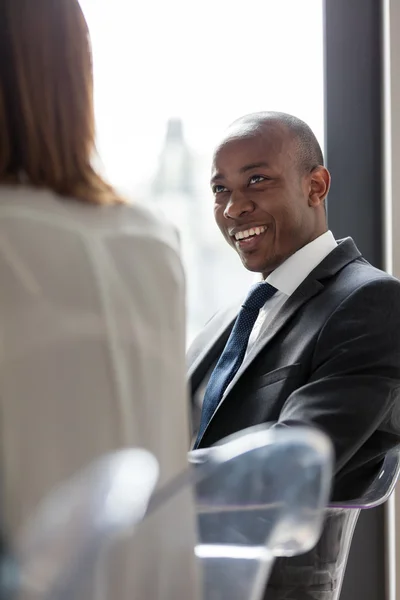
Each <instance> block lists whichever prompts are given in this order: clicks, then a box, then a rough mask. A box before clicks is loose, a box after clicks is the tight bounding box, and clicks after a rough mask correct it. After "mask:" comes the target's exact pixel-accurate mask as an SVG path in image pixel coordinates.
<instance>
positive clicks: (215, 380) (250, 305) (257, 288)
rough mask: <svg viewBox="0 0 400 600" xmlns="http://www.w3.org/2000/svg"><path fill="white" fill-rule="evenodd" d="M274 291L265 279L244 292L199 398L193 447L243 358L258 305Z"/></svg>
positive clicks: (199, 438) (197, 442) (262, 303)
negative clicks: (196, 434)
mask: <svg viewBox="0 0 400 600" xmlns="http://www.w3.org/2000/svg"><path fill="white" fill-rule="evenodd" d="M276 291H277V289H276V288H274V286H272V285H270V284H269V283H266V282H260V283H256V285H254V286H253V287H252V288H251V290H250V292H249V293H248V295H247V298H246V300H245V301H244V303H243V305H242V308H241V309H240V311H239V314H238V316H237V318H236V321H235V324H234V326H233V329H232V331H231V334H230V336H229V339H228V341H227V343H226V346H225V348H224V351H223V352H222V354H221V356H220V358H219V361H218V362H217V365H216V367H215V369H214V371H213V372H212V374H211V377H210V380H209V382H208V385H207V389H206V392H205V395H204V400H203V409H202V413H201V422H200V429H199V433H198V436H197V440H196V443H195V445H194V448H197V446H198V445H199V443H200V440H201V438H202V436H203V433H204V430H205V428H206V427H207V425H208V423H209V421H210V419H211V417H212V416H213V414H214V411H215V409H216V408H217V406H218V404H219V403H220V401H221V399H222V396H223V395H224V392H225V390H226V388H227V387H228V385H229V384H230V382H231V381H232V379H233V378H234V376H235V375H236V373H237V371H238V369H239V367H240V365H241V364H242V362H243V359H244V357H245V354H246V348H247V344H248V341H249V337H250V334H251V331H252V329H253V327H254V323H255V322H256V320H257V317H258V314H259V312H260V308H262V307H263V306H264V304H265V303H266V301H267V300H269V298H272V296H273V295H274V294H275V292H276Z"/></svg>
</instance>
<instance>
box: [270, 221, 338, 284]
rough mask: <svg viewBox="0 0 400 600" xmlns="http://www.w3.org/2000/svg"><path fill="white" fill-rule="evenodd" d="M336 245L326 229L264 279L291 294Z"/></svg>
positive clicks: (330, 233)
mask: <svg viewBox="0 0 400 600" xmlns="http://www.w3.org/2000/svg"><path fill="white" fill-rule="evenodd" d="M336 246H337V243H336V240H335V238H334V237H333V235H332V232H331V231H326V232H325V233H323V234H322V235H320V236H319V237H317V238H316V239H315V240H313V241H312V242H310V243H309V244H306V245H305V246H303V248H300V250H297V252H295V253H294V254H292V256H289V258H288V259H286V260H285V262H283V263H282V264H281V265H280V266H279V267H278V268H277V269H275V271H272V273H270V275H268V277H267V279H266V281H267V282H268V283H270V284H271V285H273V286H274V287H276V289H277V290H278V291H280V292H282V293H284V294H286V295H287V296H291V294H293V292H294V291H295V290H296V289H297V288H298V287H299V285H300V284H301V283H303V281H304V280H305V279H306V277H307V276H308V275H309V274H310V273H311V271H312V270H313V269H315V267H316V266H318V265H319V263H320V262H322V261H323V260H324V258H325V257H326V256H328V254H330V253H331V252H332V250H334V249H335V248H336Z"/></svg>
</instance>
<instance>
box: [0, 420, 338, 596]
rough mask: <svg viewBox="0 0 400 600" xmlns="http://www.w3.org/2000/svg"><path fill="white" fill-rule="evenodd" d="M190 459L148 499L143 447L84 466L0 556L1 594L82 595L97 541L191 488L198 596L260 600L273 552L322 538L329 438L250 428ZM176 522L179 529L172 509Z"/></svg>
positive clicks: (153, 475) (148, 464) (149, 478)
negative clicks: (200, 585) (195, 507)
mask: <svg viewBox="0 0 400 600" xmlns="http://www.w3.org/2000/svg"><path fill="white" fill-rule="evenodd" d="M191 462H192V465H191V467H190V468H189V469H188V470H187V471H186V472H184V473H182V474H181V476H179V477H178V478H177V479H175V480H174V481H172V482H170V483H169V484H168V485H166V486H165V487H163V488H161V489H159V490H157V491H156V492H155V493H153V495H152V492H153V490H154V488H155V485H156V481H157V475H158V466H157V462H156V460H155V459H154V457H153V456H152V455H150V454H149V453H147V452H145V451H142V450H135V449H133V450H127V451H123V452H119V453H116V454H114V455H111V456H108V457H105V458H103V459H102V460H100V461H98V462H97V463H95V464H94V465H91V466H89V467H88V469H86V470H85V471H84V472H83V473H82V474H81V475H79V476H78V477H76V478H75V479H74V480H73V481H71V482H69V483H66V484H65V485H63V486H62V488H61V489H59V490H56V491H55V492H54V493H53V494H52V495H51V497H50V498H48V499H46V500H45V501H44V502H43V504H42V506H41V507H40V508H39V510H38V512H37V514H36V515H35V516H34V518H33V519H32V520H31V522H30V523H29V524H28V526H27V527H25V528H24V530H23V532H22V534H21V536H20V538H19V540H18V543H17V544H15V545H13V552H12V554H11V553H10V555H9V558H10V560H8V561H4V562H3V570H2V572H3V576H2V591H3V592H4V591H7V592H9V593H11V592H12V591H13V590H14V591H17V592H18V591H24V594H23V597H24V598H35V600H50V598H51V600H61V599H62V600H81V598H80V597H79V595H78V594H77V590H78V589H81V588H80V586H79V585H78V582H79V580H80V579H81V578H83V577H84V576H87V574H88V572H90V570H91V569H92V568H94V565H95V564H96V561H97V559H98V556H99V552H100V549H104V545H105V542H109V541H113V542H114V543H118V536H119V535H120V534H126V533H127V531H129V533H130V534H132V535H134V529H135V526H136V525H138V524H139V523H140V521H141V520H142V519H146V518H148V517H150V516H151V514H152V513H154V511H157V510H158V509H159V508H161V507H162V506H163V505H165V503H167V502H173V501H174V498H175V497H176V496H177V495H179V493H180V492H181V491H182V490H184V489H187V488H188V486H190V487H191V488H192V489H193V493H194V494H195V495H196V498H197V505H198V517H199V542H198V544H197V545H196V548H195V555H196V557H197V560H198V564H199V568H200V571H201V574H202V578H203V598H204V600H228V599H229V600H245V599H246V600H258V599H259V598H260V595H261V593H262V591H263V589H264V587H265V584H266V581H267V578H268V573H269V571H270V569H271V567H272V564H273V559H274V557H275V556H292V555H294V554H298V553H302V552H306V551H307V550H308V549H309V548H311V547H312V546H313V545H314V544H315V543H316V541H317V539H318V537H319V535H320V531H321V526H322V518H323V510H324V507H325V506H326V503H327V501H328V495H329V487H330V481H331V474H332V451H331V446H330V443H329V442H328V440H327V438H325V436H323V435H322V434H319V433H317V432H315V431H311V430H296V429H291V430H281V431H278V430H277V431H275V430H273V431H268V429H266V428H264V427H256V428H252V429H250V430H247V431H245V432H241V433H240V434H237V435H235V436H232V437H230V438H229V439H227V440H225V441H224V443H223V444H221V445H218V446H216V447H214V448H212V449H210V450H209V451H207V452H203V451H197V452H195V453H192V454H191ZM176 519H177V528H178V530H179V527H182V526H184V524H182V522H181V518H180V515H179V514H178V512H177V514H176ZM11 557H14V560H13V561H12V560H11ZM107 600H108V599H107ZM110 600H111V599H110ZM112 600H118V599H117V598H112Z"/></svg>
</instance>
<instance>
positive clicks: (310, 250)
mask: <svg viewBox="0 0 400 600" xmlns="http://www.w3.org/2000/svg"><path fill="white" fill-rule="evenodd" d="M336 246H337V243H336V240H335V238H334V237H333V235H332V232H331V231H326V232H325V233H323V234H322V235H320V236H319V237H318V238H316V239H315V240H314V241H312V242H310V243H309V244H307V245H306V246H303V248H300V250H298V251H297V252H295V253H294V254H292V256H289V258H288V259H287V260H285V262H284V263H282V264H281V265H280V266H279V267H278V268H277V269H275V271H272V273H271V274H270V275H268V277H267V278H266V281H267V282H268V283H269V284H271V285H273V286H274V287H276V289H277V290H278V291H277V292H276V293H275V294H274V296H272V298H270V299H269V300H267V301H266V303H265V304H264V306H263V307H262V309H261V310H260V314H259V315H258V318H257V321H256V322H255V324H254V327H253V330H252V332H251V334H250V338H249V342H248V345H247V351H246V355H247V354H248V352H249V351H250V349H251V348H252V347H253V345H254V343H255V342H256V340H257V338H258V336H259V335H260V333H261V331H264V330H265V329H266V328H267V327H268V325H269V324H270V323H271V321H272V319H273V318H274V316H275V315H276V314H277V312H278V311H279V310H280V309H281V308H282V306H283V305H284V304H285V302H286V300H287V299H288V298H289V297H290V296H291V295H292V294H293V292H294V291H295V290H296V289H297V288H298V287H299V285H300V284H301V283H303V281H304V280H305V279H306V277H307V276H308V275H309V274H310V273H311V271H312V270H313V269H315V267H316V266H318V265H319V263H320V262H322V261H323V260H324V258H325V257H326V256H328V254H330V253H331V252H332V250H334V249H335V248H336Z"/></svg>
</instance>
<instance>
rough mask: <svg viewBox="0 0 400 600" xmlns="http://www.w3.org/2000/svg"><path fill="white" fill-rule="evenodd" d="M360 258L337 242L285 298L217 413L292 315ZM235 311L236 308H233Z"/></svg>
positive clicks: (350, 245)
mask: <svg viewBox="0 0 400 600" xmlns="http://www.w3.org/2000/svg"><path fill="white" fill-rule="evenodd" d="M360 257H361V253H360V251H359V250H358V248H357V246H356V245H355V243H354V242H353V240H352V239H351V238H346V239H344V240H339V241H338V246H337V247H336V248H335V249H334V250H333V251H332V252H331V253H330V254H328V256H327V257H326V258H325V259H324V260H323V261H322V262H321V263H320V264H319V265H318V266H317V267H316V268H315V269H314V270H313V271H312V272H311V273H310V274H309V276H308V277H306V279H305V280H304V281H303V283H302V284H301V285H300V286H299V287H298V288H297V290H295V292H294V293H293V294H292V295H291V296H290V298H288V300H287V301H286V302H285V304H284V305H283V306H282V308H281V309H280V310H279V312H278V313H277V314H276V315H275V317H274V319H273V320H272V321H271V323H270V324H269V325H268V327H267V329H265V330H264V331H262V332H261V334H260V336H259V338H258V339H257V341H256V343H255V344H254V346H253V348H252V349H251V350H250V352H249V353H248V355H247V356H246V358H245V359H244V361H243V363H242V365H241V367H240V368H239V370H238V372H237V373H236V375H235V377H234V378H233V379H232V381H231V382H230V384H229V385H228V387H227V388H226V390H225V393H224V396H223V398H222V400H221V402H220V403H219V406H218V408H217V410H218V409H219V408H220V406H221V405H222V403H223V402H224V401H225V399H226V397H227V396H228V394H229V392H230V391H231V390H232V388H233V387H234V386H235V385H236V384H237V383H238V381H239V380H240V378H241V377H242V376H243V374H244V373H245V372H246V370H247V369H248V367H249V366H250V365H251V363H252V362H253V361H254V359H255V358H256V357H257V356H258V355H259V354H260V352H261V351H262V350H264V349H265V348H266V346H268V345H269V344H270V343H271V342H272V341H273V339H274V337H275V336H276V335H277V334H278V332H279V331H280V330H281V329H282V327H283V326H284V325H285V323H287V322H288V321H289V320H290V319H291V318H292V317H294V315H295V314H296V312H297V311H298V310H299V309H300V308H301V307H302V306H303V305H304V304H305V303H306V302H308V301H309V300H311V298H313V296H316V295H317V294H319V293H320V292H321V291H322V290H323V289H324V287H325V282H327V281H328V280H330V279H331V277H333V276H334V275H336V273H338V272H339V271H340V270H341V269H343V268H344V267H345V266H346V265H348V264H349V263H351V262H353V261H354V260H356V259H357V258H360ZM236 310H237V309H236Z"/></svg>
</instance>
